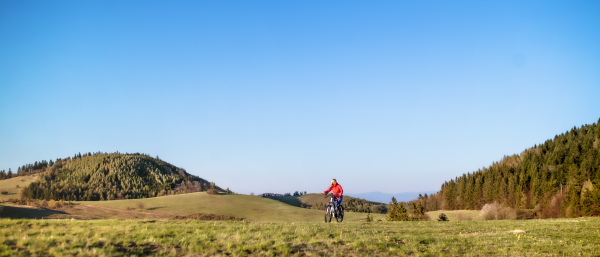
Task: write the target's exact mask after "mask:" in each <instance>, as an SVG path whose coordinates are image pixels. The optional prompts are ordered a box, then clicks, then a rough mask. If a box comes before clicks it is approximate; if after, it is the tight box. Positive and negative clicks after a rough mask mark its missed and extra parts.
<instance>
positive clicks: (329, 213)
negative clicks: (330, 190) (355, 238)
mask: <svg viewBox="0 0 600 257" xmlns="http://www.w3.org/2000/svg"><path fill="white" fill-rule="evenodd" d="M330 195H331V199H329V204H327V207H325V223H327V222H331V218H332V217H335V220H336V221H337V222H342V221H343V220H344V209H343V208H341V206H340V208H339V210H338V208H337V198H336V197H335V196H333V194H330Z"/></svg>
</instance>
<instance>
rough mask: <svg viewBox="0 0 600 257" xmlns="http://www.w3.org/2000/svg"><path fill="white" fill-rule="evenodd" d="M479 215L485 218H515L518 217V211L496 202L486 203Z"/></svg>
mask: <svg viewBox="0 0 600 257" xmlns="http://www.w3.org/2000/svg"><path fill="white" fill-rule="evenodd" d="M479 216H480V217H481V218H482V219H483V220H514V219H516V218H517V212H516V211H515V209H513V208H511V207H508V206H504V207H502V206H500V204H498V203H497V202H494V203H488V204H486V205H484V206H483V208H482V209H481V213H480V214H479Z"/></svg>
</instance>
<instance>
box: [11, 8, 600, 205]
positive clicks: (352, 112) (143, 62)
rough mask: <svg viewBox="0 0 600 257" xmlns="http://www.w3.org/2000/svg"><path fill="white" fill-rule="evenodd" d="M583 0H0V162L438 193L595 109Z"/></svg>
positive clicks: (591, 31)
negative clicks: (117, 155)
mask: <svg viewBox="0 0 600 257" xmlns="http://www.w3.org/2000/svg"><path fill="white" fill-rule="evenodd" d="M599 27H600V2H599V1H137V0H130V1H94V0H90V1H27V0H26V1H12V0H6V1H0V169H5V170H8V169H9V168H11V169H12V170H13V171H16V170H17V168H18V167H19V166H22V165H24V164H28V163H33V162H35V161H40V160H50V159H53V160H54V159H56V158H65V157H68V156H73V155H74V154H75V153H79V152H81V153H86V152H98V151H100V152H109V153H110V152H116V151H119V152H122V153H126V152H129V153H135V152H140V153H146V154H149V155H151V156H159V158H161V159H162V160H165V161H167V162H169V163H171V164H173V165H175V166H178V167H181V168H184V169H186V170H187V171H188V173H191V174H194V175H197V176H200V177H202V178H204V179H207V180H209V181H214V182H215V183H216V184H217V185H219V186H221V187H223V188H230V189H231V190H232V191H234V192H238V193H243V194H250V193H255V194H259V193H264V192H274V193H286V192H294V191H296V190H298V191H307V192H321V191H323V190H325V189H326V188H327V187H328V185H329V183H330V180H331V179H332V178H336V179H337V180H338V182H339V183H340V184H341V185H342V186H343V187H344V191H345V192H346V193H349V194H352V193H355V194H357V193H365V192H373V191H380V192H386V193H401V192H425V191H437V190H439V189H440V186H441V185H442V183H443V182H444V181H448V180H450V179H452V178H455V177H457V176H460V175H462V174H463V173H467V172H473V171H476V170H477V169H480V168H483V167H487V166H489V165H491V164H492V163H493V162H495V161H499V160H501V159H502V157H503V156H505V155H512V154H519V153H521V152H522V151H523V150H525V149H527V148H530V147H532V146H534V145H535V144H540V143H543V142H545V141H546V140H548V139H552V138H553V137H554V136H555V135H557V134H561V133H564V132H566V131H568V130H570V129H571V128H573V127H575V126H577V127H579V126H581V125H584V124H593V123H597V122H598V119H599V118H600V101H598V98H599V96H600V72H599V71H600V29H598V28H599Z"/></svg>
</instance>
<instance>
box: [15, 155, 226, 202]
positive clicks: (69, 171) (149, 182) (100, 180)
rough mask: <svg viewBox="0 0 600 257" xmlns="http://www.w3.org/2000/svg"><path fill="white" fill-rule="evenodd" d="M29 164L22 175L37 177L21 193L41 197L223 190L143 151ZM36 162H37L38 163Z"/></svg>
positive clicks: (123, 196) (110, 196)
mask: <svg viewBox="0 0 600 257" xmlns="http://www.w3.org/2000/svg"><path fill="white" fill-rule="evenodd" d="M41 163H42V166H41V168H40V169H37V170H36V169H34V168H36V167H35V165H33V166H32V167H31V170H30V169H29V165H26V166H23V168H22V169H20V170H21V171H22V172H23V175H25V174H29V173H32V172H34V171H35V172H36V173H39V174H40V175H39V176H40V178H39V179H38V180H37V181H36V182H32V183H31V184H30V185H29V186H27V187H25V188H23V190H22V191H21V194H22V195H21V196H22V197H23V198H29V199H44V200H79V201H84V200H85V201H95V200H116V199H136V198H146V197H155V196H162V195H169V194H176V193H189V192H198V191H205V190H208V189H210V188H213V189H217V190H222V189H220V188H218V187H217V186H216V185H215V184H214V183H209V182H208V181H206V180H204V179H201V178H199V177H197V176H194V175H190V174H188V173H187V172H186V171H185V170H184V169H181V168H178V167H175V166H173V165H171V164H169V163H167V162H164V161H162V160H160V159H158V157H157V158H153V157H150V156H149V155H145V154H139V153H134V154H121V153H110V154H108V153H95V154H91V153H89V154H84V155H81V154H78V155H75V156H74V157H73V158H71V157H69V158H66V159H57V160H56V162H48V163H46V162H41ZM38 165H39V164H38Z"/></svg>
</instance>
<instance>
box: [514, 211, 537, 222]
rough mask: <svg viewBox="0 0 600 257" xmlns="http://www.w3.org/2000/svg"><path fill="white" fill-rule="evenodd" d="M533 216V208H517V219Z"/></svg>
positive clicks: (531, 217)
mask: <svg viewBox="0 0 600 257" xmlns="http://www.w3.org/2000/svg"><path fill="white" fill-rule="evenodd" d="M533 218H535V211H534V210H518V211H517V219H518V220H530V219H533Z"/></svg>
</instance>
